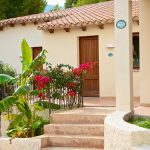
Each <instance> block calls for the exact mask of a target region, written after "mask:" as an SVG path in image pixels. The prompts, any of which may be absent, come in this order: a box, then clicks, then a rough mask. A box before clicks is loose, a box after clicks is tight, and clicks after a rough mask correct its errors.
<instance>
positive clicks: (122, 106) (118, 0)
mask: <svg viewBox="0 0 150 150" xmlns="http://www.w3.org/2000/svg"><path fill="white" fill-rule="evenodd" d="M114 2H115V45H116V49H115V50H116V109H117V110H120V111H132V110H133V102H132V100H133V54H132V0H114ZM119 20H124V21H125V22H126V26H125V27H124V28H123V29H119V28H117V22H118V21H119Z"/></svg>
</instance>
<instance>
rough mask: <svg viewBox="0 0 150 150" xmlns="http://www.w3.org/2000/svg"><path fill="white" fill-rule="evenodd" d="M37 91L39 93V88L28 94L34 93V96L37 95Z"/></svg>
mask: <svg viewBox="0 0 150 150" xmlns="http://www.w3.org/2000/svg"><path fill="white" fill-rule="evenodd" d="M39 93H40V91H39V90H33V91H32V92H31V93H30V94H31V95H34V96H37V95H39Z"/></svg>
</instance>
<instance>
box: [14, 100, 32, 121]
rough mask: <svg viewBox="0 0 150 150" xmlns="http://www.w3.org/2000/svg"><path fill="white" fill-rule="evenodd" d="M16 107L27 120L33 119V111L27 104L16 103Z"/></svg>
mask: <svg viewBox="0 0 150 150" xmlns="http://www.w3.org/2000/svg"><path fill="white" fill-rule="evenodd" d="M16 106H17V108H18V110H19V111H20V112H21V113H23V114H24V115H25V116H26V118H27V119H28V120H30V119H31V117H32V112H31V110H30V108H29V105H28V104H26V103H23V104H21V103H19V102H17V103H16Z"/></svg>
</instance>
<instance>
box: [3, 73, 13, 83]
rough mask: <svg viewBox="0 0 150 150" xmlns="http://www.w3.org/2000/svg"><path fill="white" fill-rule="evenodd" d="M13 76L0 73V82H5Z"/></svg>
mask: <svg viewBox="0 0 150 150" xmlns="http://www.w3.org/2000/svg"><path fill="white" fill-rule="evenodd" d="M13 79H14V78H13V77H11V76H9V75H6V74H0V84H7V83H9V82H10V81H12V80H13Z"/></svg>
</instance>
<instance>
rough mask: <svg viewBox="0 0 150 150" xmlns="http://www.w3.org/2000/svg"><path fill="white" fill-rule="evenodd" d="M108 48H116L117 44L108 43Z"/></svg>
mask: <svg viewBox="0 0 150 150" xmlns="http://www.w3.org/2000/svg"><path fill="white" fill-rule="evenodd" d="M106 48H107V49H113V48H115V46H114V44H112V43H109V44H107V45H106Z"/></svg>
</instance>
